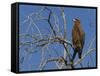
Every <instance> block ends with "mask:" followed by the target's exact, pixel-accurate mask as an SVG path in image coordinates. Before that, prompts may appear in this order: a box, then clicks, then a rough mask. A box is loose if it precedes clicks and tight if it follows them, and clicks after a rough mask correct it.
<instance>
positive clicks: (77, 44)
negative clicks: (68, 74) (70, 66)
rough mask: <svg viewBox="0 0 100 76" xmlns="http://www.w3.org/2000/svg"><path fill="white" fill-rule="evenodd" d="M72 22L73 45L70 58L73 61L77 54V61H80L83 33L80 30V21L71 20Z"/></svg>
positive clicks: (83, 40)
mask: <svg viewBox="0 0 100 76" xmlns="http://www.w3.org/2000/svg"><path fill="white" fill-rule="evenodd" d="M73 22H74V26H73V29H72V43H73V49H74V53H73V56H72V61H73V60H74V58H75V56H76V54H77V53H78V57H79V59H81V55H82V50H83V46H84V42H85V32H84V31H83V29H82V26H81V22H80V20H79V19H73Z"/></svg>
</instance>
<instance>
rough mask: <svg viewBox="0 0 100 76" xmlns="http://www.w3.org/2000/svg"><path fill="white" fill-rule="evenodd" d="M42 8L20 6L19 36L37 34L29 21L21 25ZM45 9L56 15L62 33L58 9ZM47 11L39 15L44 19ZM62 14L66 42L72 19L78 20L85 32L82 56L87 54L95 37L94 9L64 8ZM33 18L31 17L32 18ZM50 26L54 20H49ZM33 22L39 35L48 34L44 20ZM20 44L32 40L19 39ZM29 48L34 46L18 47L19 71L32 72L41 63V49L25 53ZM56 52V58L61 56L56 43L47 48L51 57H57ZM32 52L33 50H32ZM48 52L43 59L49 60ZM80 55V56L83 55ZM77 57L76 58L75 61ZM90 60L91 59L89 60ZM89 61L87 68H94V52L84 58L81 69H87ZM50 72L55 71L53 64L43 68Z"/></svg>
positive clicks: (48, 29) (60, 48)
mask: <svg viewBox="0 0 100 76" xmlns="http://www.w3.org/2000/svg"><path fill="white" fill-rule="evenodd" d="M43 7H44V6H37V5H20V6H19V28H20V29H19V34H20V35H22V34H30V35H34V34H33V33H35V34H38V30H37V29H36V27H34V26H30V25H32V24H30V21H27V22H25V23H23V21H24V20H26V19H27V16H28V15H30V14H31V13H36V12H38V11H40V10H41V8H43ZM47 8H49V9H51V10H52V12H53V13H54V14H56V16H57V18H58V24H59V27H60V30H61V32H62V33H63V30H64V28H63V20H62V16H61V10H60V7H54V6H47ZM48 13H49V12H48V11H47V10H44V11H43V12H42V13H41V15H42V16H43V17H44V18H47V17H48ZM64 13H65V15H66V21H67V25H66V26H67V28H66V29H67V40H69V41H71V40H72V28H73V21H72V19H74V18H79V19H80V21H81V25H82V27H83V30H84V31H85V45H84V49H83V54H84V53H85V52H87V49H88V46H89V43H90V42H91V40H92V39H93V38H94V37H95V36H96V35H95V33H96V9H91V8H76V7H73V8H72V7H64ZM34 17H35V16H32V18H34ZM51 21H52V24H53V23H54V18H52V19H51ZM34 22H35V23H36V24H37V26H38V27H39V29H40V32H41V34H47V35H49V34H50V27H49V25H48V23H47V22H46V21H45V20H40V21H35V20H34ZM19 39H20V42H26V41H32V38H21V37H20V38H19ZM31 47H34V45H30V46H27V45H25V46H22V47H20V52H19V60H20V62H22V63H21V64H20V66H19V68H20V71H34V70H39V68H38V65H39V63H40V61H41V51H40V50H41V49H40V48H37V49H34V50H36V51H38V52H36V53H32V54H29V53H27V51H26V50H27V49H30V48H31ZM92 48H96V43H95V42H94V43H93V45H92ZM54 49H55V50H57V53H58V56H63V51H61V50H63V49H64V48H63V46H62V45H60V44H57V43H54V44H52V45H50V46H49V51H50V50H51V51H50V53H51V56H52V57H57V55H56V54H55V52H54V51H53V50H54ZM32 50H33V49H32ZM48 53H49V52H48V51H47V50H46V51H45V55H46V56H45V57H46V58H49V56H48ZM70 53H71V54H73V50H72V49H71V50H70ZM83 54H82V55H83ZM77 58H78V57H76V60H77ZM91 58H92V59H91ZM88 61H89V66H90V67H95V66H96V64H95V61H96V52H95V51H94V52H92V53H91V55H88V56H87V57H85V58H84V59H83V61H82V64H83V67H88V66H87V64H88ZM76 68H80V65H77V66H76ZM50 69H51V70H52V69H57V68H56V66H55V64H54V62H51V63H48V64H47V65H46V67H45V70H50Z"/></svg>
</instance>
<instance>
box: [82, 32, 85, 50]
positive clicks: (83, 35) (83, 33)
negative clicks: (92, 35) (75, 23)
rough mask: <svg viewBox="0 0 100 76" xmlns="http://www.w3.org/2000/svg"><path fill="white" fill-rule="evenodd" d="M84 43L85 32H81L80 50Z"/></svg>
mask: <svg viewBox="0 0 100 76" xmlns="http://www.w3.org/2000/svg"><path fill="white" fill-rule="evenodd" d="M84 43H85V32H84V31H83V32H82V36H81V45H82V48H83V46H84Z"/></svg>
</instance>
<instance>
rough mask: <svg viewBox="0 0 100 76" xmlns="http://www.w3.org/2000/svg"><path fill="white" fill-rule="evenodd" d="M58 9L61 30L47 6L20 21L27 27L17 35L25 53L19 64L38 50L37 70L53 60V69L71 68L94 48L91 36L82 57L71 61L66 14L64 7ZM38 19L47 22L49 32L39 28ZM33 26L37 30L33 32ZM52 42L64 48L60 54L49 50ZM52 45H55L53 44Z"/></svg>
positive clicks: (55, 17)
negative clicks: (62, 28)
mask: <svg viewBox="0 0 100 76" xmlns="http://www.w3.org/2000/svg"><path fill="white" fill-rule="evenodd" d="M59 10H60V14H61V17H62V20H63V25H62V26H63V27H64V30H61V28H60V24H59V18H58V16H57V15H56V14H55V13H54V12H53V11H52V9H50V8H48V7H42V8H41V10H39V11H38V12H33V13H31V14H29V15H28V16H27V18H26V19H25V20H24V21H23V22H22V25H21V26H24V25H25V24H27V26H25V27H27V29H26V32H24V33H22V34H20V35H19V37H20V42H19V45H20V49H23V48H25V51H27V54H25V56H24V57H22V58H21V59H20V65H22V64H23V63H24V60H25V59H26V58H28V56H29V55H30V54H35V53H36V52H38V51H39V52H41V59H40V62H39V63H38V65H37V67H38V69H39V70H44V69H45V67H46V65H47V64H48V63H50V62H54V63H53V64H55V65H56V68H55V69H73V66H74V67H75V66H76V65H78V64H81V63H82V60H83V59H84V58H85V57H87V56H88V55H90V54H91V52H93V51H95V50H96V49H95V48H93V47H92V45H93V44H94V42H95V38H93V39H91V41H90V43H89V47H88V48H87V49H86V50H87V51H86V52H85V53H84V54H83V55H82V58H81V59H78V60H77V61H75V62H74V63H72V62H71V58H72V55H71V52H70V48H71V49H73V45H72V43H71V41H69V40H68V39H67V20H66V17H67V16H66V14H65V13H64V7H59ZM44 11H47V12H48V16H47V17H45V16H43V15H42V13H43V12H44ZM52 17H53V20H54V23H52V21H51V19H52ZM40 20H44V21H45V22H47V24H48V25H47V26H48V27H49V28H50V29H49V31H50V33H49V34H45V32H44V33H42V32H41V30H40V28H39V27H38V25H37V23H36V22H39V21H40ZM34 28H35V29H36V30H37V32H34ZM30 30H32V32H31V34H30V33H29V31H30ZM27 38H28V40H27ZM53 44H59V45H61V47H63V48H64V49H63V50H61V51H62V52H63V55H62V56H61V55H59V54H58V51H57V50H55V49H53V50H52V51H50V48H49V46H51V45H53ZM53 46H54V47H56V46H55V45H53ZM35 49H37V50H35ZM40 49H41V50H40ZM46 52H47V53H48V54H47V53H46ZM51 52H52V53H51ZM51 54H55V55H56V57H52V55H51ZM47 56H48V57H47ZM33 64H34V61H33ZM88 65H89V63H88ZM81 67H82V66H81Z"/></svg>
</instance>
